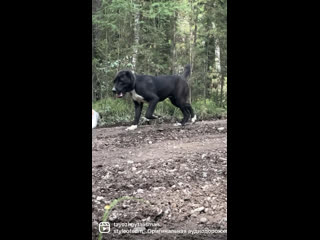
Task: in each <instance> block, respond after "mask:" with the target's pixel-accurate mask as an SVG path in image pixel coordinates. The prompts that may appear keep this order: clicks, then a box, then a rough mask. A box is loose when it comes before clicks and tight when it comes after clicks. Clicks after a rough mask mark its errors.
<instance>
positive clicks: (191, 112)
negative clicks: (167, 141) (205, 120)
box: [186, 103, 197, 123]
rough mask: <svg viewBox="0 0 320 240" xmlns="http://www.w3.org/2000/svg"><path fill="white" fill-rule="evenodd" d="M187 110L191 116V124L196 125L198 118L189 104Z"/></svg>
mask: <svg viewBox="0 0 320 240" xmlns="http://www.w3.org/2000/svg"><path fill="white" fill-rule="evenodd" d="M186 108H187V109H188V111H189V113H190V115H191V122H192V123H194V122H195V121H196V120H197V116H196V115H195V114H194V111H193V109H192V107H191V105H190V104H189V103H188V104H187V106H186Z"/></svg>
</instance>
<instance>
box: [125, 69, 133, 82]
mask: <svg viewBox="0 0 320 240" xmlns="http://www.w3.org/2000/svg"><path fill="white" fill-rule="evenodd" d="M126 75H127V76H128V78H130V80H131V81H132V82H133V81H134V75H133V73H132V72H131V71H130V70H128V71H126Z"/></svg>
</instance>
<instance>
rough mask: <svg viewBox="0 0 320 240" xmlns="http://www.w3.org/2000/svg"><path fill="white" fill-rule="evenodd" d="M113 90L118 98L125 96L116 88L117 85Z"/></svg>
mask: <svg viewBox="0 0 320 240" xmlns="http://www.w3.org/2000/svg"><path fill="white" fill-rule="evenodd" d="M112 92H113V93H115V94H116V97H117V98H122V97H123V93H122V92H120V93H117V90H116V88H115V87H113V88H112Z"/></svg>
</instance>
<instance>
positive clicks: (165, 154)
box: [92, 120, 227, 239]
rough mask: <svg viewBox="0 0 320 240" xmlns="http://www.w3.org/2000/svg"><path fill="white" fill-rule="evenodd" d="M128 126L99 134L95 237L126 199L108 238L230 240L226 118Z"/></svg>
mask: <svg viewBox="0 0 320 240" xmlns="http://www.w3.org/2000/svg"><path fill="white" fill-rule="evenodd" d="M125 128H126V127H113V128H100V129H93V130H92V186H93V189H92V191H93V195H92V208H93V210H92V218H93V224H92V227H93V233H92V239H98V234H99V231H98V223H99V222H101V220H102V217H103V214H104V211H105V210H104V207H105V205H109V204H110V203H111V202H112V201H113V200H114V199H118V198H121V197H123V196H128V197H133V198H134V199H129V200H124V201H121V202H120V203H119V204H118V205H117V206H116V207H115V208H113V209H112V211H111V214H110V216H109V218H108V222H109V223H110V224H111V231H110V233H106V234H103V239H226V235H227V234H226V233H213V231H215V230H226V229H227V120H218V121H203V122H196V123H195V124H193V125H187V126H185V127H175V126H173V125H172V124H159V125H145V126H139V128H138V129H136V130H134V131H125ZM135 198H138V199H143V201H138V200H136V199H135ZM128 223H129V224H128ZM152 230H154V231H158V232H153V234H152V232H151V231H152ZM191 230H193V231H194V232H193V234H192V232H190V231H191ZM204 230H206V231H207V232H206V233H204V232H200V231H204ZM117 231H118V233H117ZM121 231H122V232H121ZM161 231H162V232H161ZM175 231H176V232H175ZM177 231H178V232H177ZM179 231H180V232H179ZM183 231H186V232H187V233H186V232H183ZM197 231H198V232H197ZM132 232H140V233H132Z"/></svg>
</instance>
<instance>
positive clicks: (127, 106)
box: [92, 98, 227, 126]
mask: <svg viewBox="0 0 320 240" xmlns="http://www.w3.org/2000/svg"><path fill="white" fill-rule="evenodd" d="M147 106H148V104H144V107H143V110H142V114H141V117H143V116H145V113H146V110H147ZM192 107H193V109H194V112H195V114H196V115H197V119H198V120H205V119H212V118H221V117H225V116H226V113H227V112H226V109H224V108H219V107H217V106H216V103H215V102H214V101H213V100H210V99H198V100H195V101H194V102H193V103H192ZM92 108H93V109H94V110H96V111H97V112H99V114H100V116H101V120H100V123H99V125H100V126H108V125H113V124H129V123H131V122H132V121H133V119H134V104H133V103H132V101H131V100H130V99H129V98H128V99H116V98H107V99H103V100H99V101H97V102H95V103H93V104H92ZM154 113H155V115H158V116H161V117H162V119H164V121H168V122H175V121H178V120H181V119H182V117H183V115H182V113H181V111H180V109H179V108H177V107H175V106H173V105H172V103H171V102H170V100H168V99H166V100H165V101H163V102H160V103H158V105H157V107H156V110H155V112H154ZM141 122H143V120H142V118H141V120H140V123H141Z"/></svg>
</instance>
